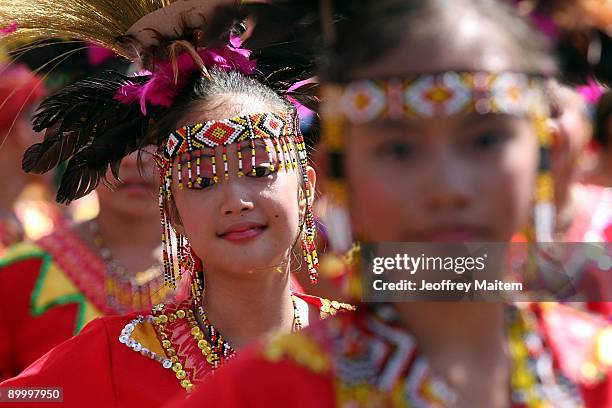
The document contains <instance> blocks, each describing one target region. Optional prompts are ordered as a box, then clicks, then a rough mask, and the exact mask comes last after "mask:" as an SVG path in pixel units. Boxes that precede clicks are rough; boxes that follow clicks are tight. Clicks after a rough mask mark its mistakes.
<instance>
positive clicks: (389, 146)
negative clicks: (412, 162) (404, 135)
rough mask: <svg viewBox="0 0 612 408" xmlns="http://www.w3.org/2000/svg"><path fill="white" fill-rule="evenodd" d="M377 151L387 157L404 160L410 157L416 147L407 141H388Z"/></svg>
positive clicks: (381, 155)
mask: <svg viewBox="0 0 612 408" xmlns="http://www.w3.org/2000/svg"><path fill="white" fill-rule="evenodd" d="M376 153H377V156H379V157H382V158H385V159H389V160H396V161H402V160H406V159H408V158H409V157H410V156H411V155H412V154H413V153H414V149H413V148H412V146H410V144H408V143H405V142H387V143H384V144H382V145H380V146H379V147H378V149H376Z"/></svg>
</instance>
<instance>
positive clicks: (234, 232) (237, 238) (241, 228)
mask: <svg viewBox="0 0 612 408" xmlns="http://www.w3.org/2000/svg"><path fill="white" fill-rule="evenodd" d="M266 228H267V227H266V226H265V225H259V224H245V225H236V226H232V227H230V228H228V229H227V230H226V231H225V232H223V233H222V234H219V237H221V238H223V239H225V240H228V241H231V242H241V241H248V240H251V239H253V238H256V237H258V236H259V235H261V234H262V233H263V232H264V230H265V229H266Z"/></svg>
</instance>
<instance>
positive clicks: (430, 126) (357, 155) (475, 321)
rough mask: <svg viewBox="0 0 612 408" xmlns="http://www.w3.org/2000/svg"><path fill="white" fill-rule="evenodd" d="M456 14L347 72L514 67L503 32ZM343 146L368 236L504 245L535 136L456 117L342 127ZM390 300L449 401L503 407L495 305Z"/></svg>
mask: <svg viewBox="0 0 612 408" xmlns="http://www.w3.org/2000/svg"><path fill="white" fill-rule="evenodd" d="M465 14H466V15H465V16H461V17H462V18H461V19H459V18H458V19H457V20H456V21H455V22H454V23H453V24H450V26H451V27H453V30H452V33H453V35H452V36H449V37H448V38H447V37H444V38H442V35H440V36H436V34H435V33H433V34H431V33H425V34H424V37H423V38H419V39H418V40H415V41H399V42H398V45H397V46H396V48H395V49H393V50H391V51H390V52H388V53H386V54H385V55H383V56H382V57H381V58H379V59H378V60H376V61H374V62H373V63H372V64H370V65H364V66H361V67H358V68H356V69H355V70H353V71H352V73H351V76H352V78H353V79H360V78H387V77H393V76H399V77H407V76H411V75H414V74H419V73H432V72H445V71H489V72H497V71H520V70H521V68H522V66H520V65H519V64H522V60H521V58H518V55H520V49H519V48H517V46H516V45H515V44H513V43H512V42H511V41H510V39H509V38H507V37H506V36H505V34H503V31H499V30H495V31H493V30H490V28H491V26H490V23H489V22H483V23H482V24H475V21H476V20H474V18H473V16H471V15H470V12H468V11H466V12H465ZM463 17H465V18H463ZM434 31H435V30H432V32H434ZM544 69H545V70H546V69H548V68H544ZM346 153H347V159H346V160H347V167H346V170H347V178H348V183H349V187H350V189H351V197H352V200H351V217H352V222H353V227H354V229H355V230H356V232H357V233H359V234H361V235H363V236H366V237H367V239H368V240H370V241H417V242H418V241H458V242H463V241H499V242H508V241H509V240H510V238H511V236H512V235H513V233H515V232H517V231H519V229H520V228H521V227H522V226H523V225H524V224H525V222H526V221H527V219H528V216H529V212H530V209H531V208H532V204H533V192H534V180H535V177H536V171H537V164H538V143H537V139H536V135H535V132H534V129H533V128H532V127H531V125H530V124H529V122H528V120H526V119H525V118H518V117H509V116H503V115H496V116H493V115H488V116H463V115H462V116H453V117H436V118H432V119H421V120H406V121H402V122H395V123H392V122H372V123H367V124H352V125H351V127H350V128H349V130H348V135H347V147H346ZM396 307H397V310H398V312H399V313H400V316H401V318H402V320H403V321H404V323H405V325H406V327H408V328H409V329H410V331H411V332H412V333H414V335H415V337H416V338H417V340H418V342H419V344H420V346H421V347H422V350H423V352H424V353H425V355H426V356H427V357H428V358H429V360H430V362H431V366H432V370H433V373H434V374H435V375H438V376H440V377H442V378H444V379H445V380H446V381H447V382H448V384H449V385H450V386H451V388H453V389H454V390H455V391H456V392H457V394H458V397H459V405H460V406H474V407H476V406H487V407H505V406H508V403H509V402H508V392H509V390H508V384H509V381H510V367H509V358H508V356H507V354H506V349H505V348H506V336H505V330H504V319H503V315H504V313H503V305H502V304H500V303H487V304H483V303H435V302H428V303H425V302H418V303H398V304H396ZM475 383H477V384H479V389H480V390H481V391H479V392H477V393H475V392H473V384H475Z"/></svg>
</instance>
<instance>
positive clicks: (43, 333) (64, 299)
mask: <svg viewBox="0 0 612 408" xmlns="http://www.w3.org/2000/svg"><path fill="white" fill-rule="evenodd" d="M105 270H106V267H105V265H104V262H103V260H102V258H101V257H100V255H99V254H98V253H97V252H95V251H94V250H93V249H92V248H91V247H90V246H89V245H88V244H87V243H86V242H84V241H83V240H82V238H81V237H80V236H79V235H78V234H77V233H76V232H75V231H74V230H73V229H71V228H68V227H57V228H56V229H55V230H54V232H53V233H52V234H50V235H48V236H46V237H43V238H42V239H40V240H38V241H36V242H35V243H21V244H18V245H15V246H13V247H12V248H11V249H10V250H9V252H8V253H7V254H6V256H5V257H4V258H3V259H2V260H1V261H0V380H2V379H5V378H10V377H13V376H15V375H17V374H18V373H19V372H21V370H23V369H24V368H26V367H27V366H29V365H30V364H31V363H33V362H34V361H36V359H38V358H39V357H41V356H42V355H43V354H45V353H46V352H47V351H49V350H50V349H51V348H53V347H54V346H56V345H58V344H60V343H61V342H63V341H65V340H67V339H69V338H70V337H72V336H74V335H75V334H76V333H78V332H79V331H80V330H81V329H82V328H83V326H84V325H85V324H87V323H88V322H90V321H91V320H93V319H95V318H96V317H99V316H104V315H112V314H117V309H115V308H114V307H112V306H110V305H109V302H108V298H107V291H106V288H105V284H106V283H105ZM147 296H148V295H147ZM144 297H145V296H144V294H143V300H144ZM162 300H163V298H162V297H161V296H160V295H159V294H158V293H156V294H155V298H154V299H153V301H162ZM138 309H140V308H130V311H132V310H138Z"/></svg>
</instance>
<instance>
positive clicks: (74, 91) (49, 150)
mask: <svg viewBox="0 0 612 408" xmlns="http://www.w3.org/2000/svg"><path fill="white" fill-rule="evenodd" d="M148 79H149V77H148V76H140V77H126V76H124V75H121V74H119V73H116V72H111V71H108V72H105V73H104V74H103V76H101V77H98V78H93V79H85V80H82V81H79V82H76V83H74V84H72V85H69V86H67V87H65V88H63V89H62V90H61V91H59V92H58V93H56V94H54V95H52V96H51V97H49V98H47V99H46V100H45V101H43V103H42V104H41V105H40V107H39V109H38V112H37V114H36V116H35V117H34V121H33V125H34V129H35V130H37V131H42V130H46V132H45V138H44V140H43V141H42V142H41V143H37V144H35V145H33V146H31V147H30V148H29V149H28V150H27V151H26V153H25V154H24V157H23V161H22V167H23V169H24V170H25V171H27V172H34V173H44V172H47V171H49V170H51V169H53V168H54V167H56V166H58V165H59V164H60V163H63V162H65V161H68V163H67V168H66V172H65V173H64V176H63V178H62V181H61V184H60V188H59V191H58V195H57V199H58V201H60V202H69V201H71V200H74V199H76V198H79V197H82V196H83V195H85V194H87V193H89V192H90V191H91V190H93V189H94V188H95V187H96V186H97V185H98V183H99V182H100V180H101V179H102V178H103V177H104V176H105V175H106V171H107V169H108V167H109V166H110V167H111V170H112V174H113V175H114V176H115V177H118V166H119V162H120V161H121V159H122V158H123V157H124V156H125V155H126V154H129V153H131V152H133V151H135V150H137V149H138V148H139V147H141V146H144V145H145V144H146V142H145V138H146V130H147V126H148V120H149V118H148V117H145V116H143V115H142V113H141V112H140V107H139V105H138V104H137V103H136V104H129V105H128V104H124V103H121V102H119V101H118V100H116V99H115V95H116V93H117V91H118V90H119V89H120V87H121V86H123V85H125V84H129V83H138V84H142V83H144V82H146V81H147V80H148Z"/></svg>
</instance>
